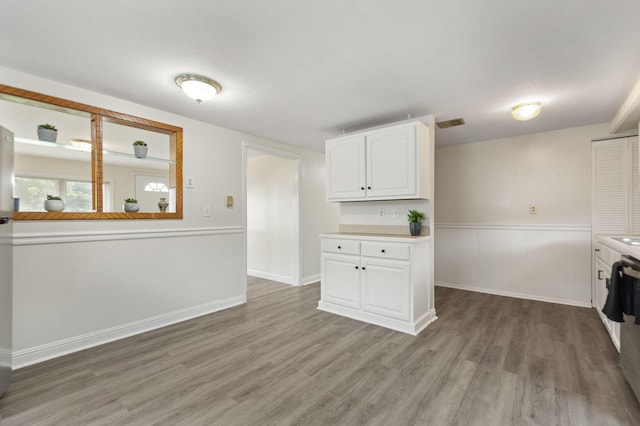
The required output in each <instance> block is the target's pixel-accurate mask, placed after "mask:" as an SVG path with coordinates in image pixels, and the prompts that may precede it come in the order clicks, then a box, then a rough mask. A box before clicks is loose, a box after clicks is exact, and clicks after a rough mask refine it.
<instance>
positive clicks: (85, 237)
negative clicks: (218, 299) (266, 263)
mask: <svg viewBox="0 0 640 426" xmlns="http://www.w3.org/2000/svg"><path fill="white" fill-rule="evenodd" d="M243 232H244V228H243V227H240V226H228V227H217V228H185V229H135V230H131V231H99V232H95V231H91V232H46V233H45V232H43V233H31V232H29V233H19V234H13V245H14V246H26V245H36V244H60V243H77V242H95V241H113V240H147V239H152V238H180V237H200V236H204V235H222V234H242V233H243Z"/></svg>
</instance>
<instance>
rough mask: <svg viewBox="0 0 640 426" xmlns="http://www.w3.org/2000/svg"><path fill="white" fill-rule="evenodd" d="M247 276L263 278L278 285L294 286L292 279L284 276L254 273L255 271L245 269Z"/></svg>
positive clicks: (260, 272)
mask: <svg viewBox="0 0 640 426" xmlns="http://www.w3.org/2000/svg"><path fill="white" fill-rule="evenodd" d="M247 275H251V276H252V277H258V278H264V279H265V280H271V281H277V282H279V283H284V284H289V285H294V283H293V278H292V277H287V276H285V275H278V274H271V273H269V272H262V271H256V270H255V269H247Z"/></svg>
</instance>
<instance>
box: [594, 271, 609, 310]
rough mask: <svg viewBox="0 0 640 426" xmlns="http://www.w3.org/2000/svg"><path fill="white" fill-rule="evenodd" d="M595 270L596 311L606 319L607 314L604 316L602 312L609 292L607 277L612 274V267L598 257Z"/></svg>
mask: <svg viewBox="0 0 640 426" xmlns="http://www.w3.org/2000/svg"><path fill="white" fill-rule="evenodd" d="M594 272H595V282H596V288H595V295H594V299H595V302H594V305H595V308H596V311H598V313H599V314H600V316H602V317H603V319H605V318H606V316H604V314H603V313H602V308H603V307H604V302H606V300H607V294H608V293H609V292H608V291H607V279H608V278H609V276H610V267H609V266H608V265H607V264H605V263H604V262H603V261H602V260H600V259H596V263H595V271H594Z"/></svg>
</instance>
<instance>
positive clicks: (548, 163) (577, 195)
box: [435, 123, 608, 225]
mask: <svg viewBox="0 0 640 426" xmlns="http://www.w3.org/2000/svg"><path fill="white" fill-rule="evenodd" d="M607 135H608V125H607V124H606V123H602V124H595V125H591V126H583V127H576V128H571V129H562V130H557V131H553V132H545V133H536V134H530V135H524V136H518V137H513V138H505V139H496V140H490V141H484V142H476V143H470V144H464V145H455V146H450V147H444V148H438V149H436V182H435V183H436V197H435V199H436V200H437V202H436V203H435V220H436V223H472V224H473V223H482V224H579V225H590V224H591V139H592V138H597V137H604V136H607ZM530 204H535V205H536V206H537V210H538V213H537V214H535V215H531V214H529V205H530Z"/></svg>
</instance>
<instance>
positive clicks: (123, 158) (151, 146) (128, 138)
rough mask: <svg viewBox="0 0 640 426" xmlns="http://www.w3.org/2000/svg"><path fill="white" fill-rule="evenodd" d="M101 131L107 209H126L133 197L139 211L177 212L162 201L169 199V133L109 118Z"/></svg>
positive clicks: (107, 210) (173, 207)
mask: <svg viewBox="0 0 640 426" xmlns="http://www.w3.org/2000/svg"><path fill="white" fill-rule="evenodd" d="M102 130H103V158H102V162H103V180H104V199H105V202H104V204H103V206H104V211H105V212H113V211H123V207H124V200H125V199H131V198H133V199H135V200H137V204H138V207H139V211H140V212H161V211H167V212H174V211H175V205H171V204H170V205H169V206H163V204H164V203H163V202H162V199H164V200H165V201H166V202H167V203H169V202H170V195H169V185H170V182H169V178H170V165H171V164H172V161H171V160H170V146H171V144H170V142H171V141H170V137H169V135H166V134H163V133H158V132H153V131H149V130H145V129H139V128H136V127H130V126H124V125H121V124H118V123H112V122H108V121H105V122H103V128H102ZM141 148H142V149H141ZM158 203H160V206H159V205H158ZM163 208H164V210H163Z"/></svg>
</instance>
